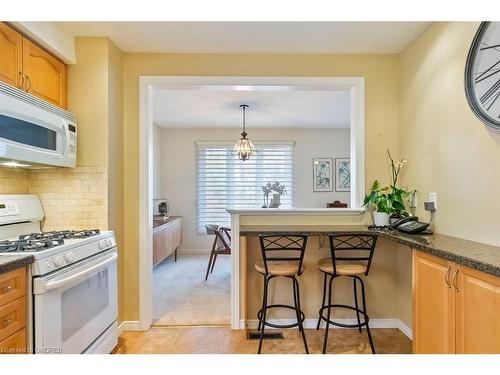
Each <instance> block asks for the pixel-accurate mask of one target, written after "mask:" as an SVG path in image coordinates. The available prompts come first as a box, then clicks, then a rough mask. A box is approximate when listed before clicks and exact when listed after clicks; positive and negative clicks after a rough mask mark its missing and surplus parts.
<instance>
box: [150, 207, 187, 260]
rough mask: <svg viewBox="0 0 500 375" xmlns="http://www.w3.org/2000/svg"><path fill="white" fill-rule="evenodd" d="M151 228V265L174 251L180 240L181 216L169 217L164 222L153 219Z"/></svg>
mask: <svg viewBox="0 0 500 375" xmlns="http://www.w3.org/2000/svg"><path fill="white" fill-rule="evenodd" d="M154 222H155V227H154V228H153V266H156V265H157V264H158V263H160V262H161V261H162V260H164V259H165V258H166V257H168V256H169V255H170V254H172V253H174V252H175V260H176V261H177V248H178V247H179V245H180V244H181V242H182V217H171V218H169V219H168V221H166V222H161V221H160V220H155V221H154Z"/></svg>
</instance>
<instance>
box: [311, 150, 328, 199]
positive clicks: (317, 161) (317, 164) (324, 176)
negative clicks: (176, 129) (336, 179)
mask: <svg viewBox="0 0 500 375" xmlns="http://www.w3.org/2000/svg"><path fill="white" fill-rule="evenodd" d="M313 191H315V192H323V191H333V159H332V158H314V159H313Z"/></svg>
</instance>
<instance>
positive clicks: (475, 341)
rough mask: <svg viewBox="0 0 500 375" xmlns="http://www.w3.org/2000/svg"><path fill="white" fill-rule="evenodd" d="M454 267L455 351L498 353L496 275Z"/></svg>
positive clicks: (498, 286)
mask: <svg viewBox="0 0 500 375" xmlns="http://www.w3.org/2000/svg"><path fill="white" fill-rule="evenodd" d="M457 269H458V271H459V272H458V275H457V276H458V278H457V280H456V282H455V284H456V286H457V290H456V297H455V299H456V302H455V303H456V335H457V353H464V354H469V353H471V354H472V353H474V354H480V353H483V354H486V353H500V319H499V314H500V278H499V277H495V276H492V275H487V274H485V273H482V272H478V271H475V270H472V269H470V268H466V267H461V266H458V267H457Z"/></svg>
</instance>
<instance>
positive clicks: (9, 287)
mask: <svg viewBox="0 0 500 375" xmlns="http://www.w3.org/2000/svg"><path fill="white" fill-rule="evenodd" d="M11 289H12V284H10V285H3V286H2V287H1V288H0V292H2V294H5V293H7V292H9V291H10V290H11Z"/></svg>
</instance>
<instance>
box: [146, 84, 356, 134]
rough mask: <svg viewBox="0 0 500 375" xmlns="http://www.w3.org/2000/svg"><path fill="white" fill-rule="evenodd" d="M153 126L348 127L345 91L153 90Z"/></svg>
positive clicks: (348, 102)
mask: <svg viewBox="0 0 500 375" xmlns="http://www.w3.org/2000/svg"><path fill="white" fill-rule="evenodd" d="M153 97H154V104H153V109H154V115H153V122H154V123H155V124H157V125H159V126H162V127H166V128H240V127H241V126H242V112H241V109H240V108H239V105H240V104H248V105H249V106H250V107H249V108H248V109H247V113H246V120H247V121H246V123H247V127H248V129H251V128H264V127H270V128H348V127H349V123H350V93H349V92H348V91H346V90H343V91H341V90H337V91H312V90H287V89H283V90H265V89H260V90H245V91H237V90H230V89H227V90H223V89H222V90H221V88H220V87H219V88H218V89H217V90H210V89H205V90H166V89H155V90H154V96H153Z"/></svg>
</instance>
